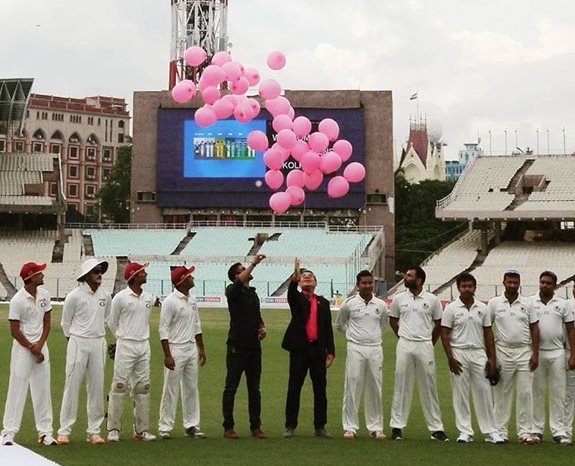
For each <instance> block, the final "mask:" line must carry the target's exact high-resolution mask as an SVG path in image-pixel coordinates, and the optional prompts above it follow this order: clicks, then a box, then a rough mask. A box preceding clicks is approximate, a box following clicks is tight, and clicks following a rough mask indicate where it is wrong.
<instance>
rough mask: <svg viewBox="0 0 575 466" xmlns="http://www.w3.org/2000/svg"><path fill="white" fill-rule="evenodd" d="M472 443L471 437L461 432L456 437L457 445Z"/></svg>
mask: <svg viewBox="0 0 575 466" xmlns="http://www.w3.org/2000/svg"><path fill="white" fill-rule="evenodd" d="M471 442H473V435H469V434H464V433H463V432H462V433H460V434H459V437H457V443H471Z"/></svg>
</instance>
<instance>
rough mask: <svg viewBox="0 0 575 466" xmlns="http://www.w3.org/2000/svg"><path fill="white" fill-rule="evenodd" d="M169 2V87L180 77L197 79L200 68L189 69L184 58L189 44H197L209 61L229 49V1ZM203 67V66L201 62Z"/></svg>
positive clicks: (191, 0) (186, 0)
mask: <svg viewBox="0 0 575 466" xmlns="http://www.w3.org/2000/svg"><path fill="white" fill-rule="evenodd" d="M170 3H171V5H172V44H171V56H170V60H171V61H170V83H169V88H170V89H172V88H173V87H174V86H175V85H176V84H177V83H178V82H179V81H181V80H182V79H192V80H194V81H197V79H198V77H199V74H200V73H201V71H202V68H203V67H198V68H192V67H190V66H187V65H186V63H185V61H184V52H185V50H186V49H187V48H188V47H191V46H192V45H197V46H199V47H202V48H203V49H204V50H205V51H206V52H207V53H208V60H207V61H209V59H210V58H211V57H212V56H213V55H214V54H215V53H216V52H219V51H222V50H228V0H170ZM204 66H205V65H204Z"/></svg>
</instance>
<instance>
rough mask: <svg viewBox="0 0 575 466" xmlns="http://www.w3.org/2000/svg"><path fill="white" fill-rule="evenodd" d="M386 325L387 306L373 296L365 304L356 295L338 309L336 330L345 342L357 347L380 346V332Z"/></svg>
mask: <svg viewBox="0 0 575 466" xmlns="http://www.w3.org/2000/svg"><path fill="white" fill-rule="evenodd" d="M386 324H387V306H386V305H385V303H384V302H383V301H382V300H381V299H379V298H376V297H375V296H372V298H371V300H369V301H368V302H367V303H366V302H365V301H364V300H363V298H362V297H361V296H360V295H359V293H358V294H356V295H355V296H351V297H350V298H347V299H346V300H345V301H344V302H343V303H342V305H341V306H340V308H339V311H338V313H337V319H336V323H335V325H336V327H337V329H338V330H339V331H340V332H341V333H343V334H345V337H346V339H347V341H351V342H352V343H356V344H358V345H370V346H373V345H381V341H382V332H383V329H384V328H385V326H386Z"/></svg>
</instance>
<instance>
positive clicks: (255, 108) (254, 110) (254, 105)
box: [245, 97, 261, 118]
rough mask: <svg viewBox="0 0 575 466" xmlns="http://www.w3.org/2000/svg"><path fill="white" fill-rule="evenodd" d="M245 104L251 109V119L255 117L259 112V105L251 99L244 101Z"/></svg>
mask: <svg viewBox="0 0 575 466" xmlns="http://www.w3.org/2000/svg"><path fill="white" fill-rule="evenodd" d="M245 102H246V104H247V105H249V106H250V108H251V109H252V118H255V117H257V116H258V115H259V113H260V110H261V107H260V103H259V102H258V101H257V100H256V99H253V98H251V97H250V98H248V99H246V100H245Z"/></svg>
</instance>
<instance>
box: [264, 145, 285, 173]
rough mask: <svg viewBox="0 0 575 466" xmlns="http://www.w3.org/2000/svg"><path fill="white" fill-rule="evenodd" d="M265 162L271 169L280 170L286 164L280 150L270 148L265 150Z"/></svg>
mask: <svg viewBox="0 0 575 466" xmlns="http://www.w3.org/2000/svg"><path fill="white" fill-rule="evenodd" d="M264 163H265V165H266V167H268V168H269V169H270V170H279V169H280V168H282V166H283V164H284V159H283V156H282V154H281V152H280V151H278V150H275V149H268V150H266V151H265V152H264Z"/></svg>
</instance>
